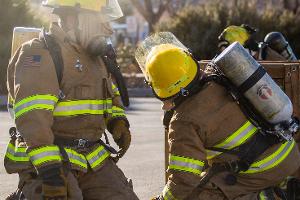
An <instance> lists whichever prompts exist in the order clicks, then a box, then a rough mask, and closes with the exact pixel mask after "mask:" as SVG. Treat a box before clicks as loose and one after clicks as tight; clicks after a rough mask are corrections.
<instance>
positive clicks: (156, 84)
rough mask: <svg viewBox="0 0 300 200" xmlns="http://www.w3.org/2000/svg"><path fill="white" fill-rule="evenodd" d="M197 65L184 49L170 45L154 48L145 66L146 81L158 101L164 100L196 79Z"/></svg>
mask: <svg viewBox="0 0 300 200" xmlns="http://www.w3.org/2000/svg"><path fill="white" fill-rule="evenodd" d="M197 71H198V65H197V63H196V61H195V60H194V59H193V58H192V56H191V54H189V53H188V52H187V51H185V50H184V49H181V48H178V47H177V46H174V45H172V44H161V45H158V46H156V47H154V48H153V49H152V50H151V51H150V53H149V55H148V57H147V59H146V64H145V72H146V74H147V77H148V81H149V83H150V85H151V87H152V89H153V91H154V92H155V94H156V95H157V96H158V97H159V98H160V99H166V98H169V97H172V96H174V95H176V94H177V93H179V92H180V91H181V90H182V89H184V88H186V87H187V86H188V85H189V84H190V83H191V82H192V81H193V80H194V79H195V77H196V74H197Z"/></svg>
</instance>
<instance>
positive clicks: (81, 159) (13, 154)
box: [5, 143, 87, 169]
mask: <svg viewBox="0 0 300 200" xmlns="http://www.w3.org/2000/svg"><path fill="white" fill-rule="evenodd" d="M43 148H44V147H43ZM43 148H41V149H43ZM41 149H39V150H35V151H34V150H33V151H31V153H32V152H33V153H32V154H31V155H34V156H36V155H41V154H42V153H44V151H43V150H41ZM49 149H51V150H55V152H56V153H55V154H57V153H59V152H58V151H56V150H59V149H58V148H56V147H55V146H54V148H53V147H51V148H49ZM65 150H66V152H67V155H68V158H69V161H70V162H71V163H72V164H74V165H77V166H78V167H81V168H84V169H87V160H86V158H85V156H84V155H83V154H80V153H78V152H76V151H75V150H73V149H71V148H65ZM5 156H6V157H7V158H8V159H10V160H12V161H14V162H22V163H24V162H29V161H30V157H29V155H28V154H27V153H26V147H15V146H14V145H13V144H11V143H9V144H8V147H7V151H6V154H5ZM60 159H61V158H59V159H58V160H60ZM39 161H41V160H39ZM43 161H45V162H47V160H43ZM48 161H53V160H52V159H50V160H48Z"/></svg>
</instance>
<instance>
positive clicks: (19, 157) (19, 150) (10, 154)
mask: <svg viewBox="0 0 300 200" xmlns="http://www.w3.org/2000/svg"><path fill="white" fill-rule="evenodd" d="M5 157H7V158H8V159H10V160H12V161H14V162H29V157H28V156H27V154H26V147H15V146H14V145H13V144H11V143H9V144H8V146H7V150H6V154H5Z"/></svg>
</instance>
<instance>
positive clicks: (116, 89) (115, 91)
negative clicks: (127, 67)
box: [112, 84, 120, 96]
mask: <svg viewBox="0 0 300 200" xmlns="http://www.w3.org/2000/svg"><path fill="white" fill-rule="evenodd" d="M112 90H113V93H114V95H116V96H120V92H119V89H118V88H117V86H116V85H115V84H112Z"/></svg>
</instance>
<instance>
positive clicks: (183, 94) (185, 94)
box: [180, 88, 190, 97]
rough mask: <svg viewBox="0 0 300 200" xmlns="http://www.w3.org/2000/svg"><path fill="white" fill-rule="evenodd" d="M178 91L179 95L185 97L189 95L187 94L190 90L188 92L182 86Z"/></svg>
mask: <svg viewBox="0 0 300 200" xmlns="http://www.w3.org/2000/svg"><path fill="white" fill-rule="evenodd" d="M180 93H181V95H182V96H184V97H187V96H189V94H190V92H189V91H188V90H186V89H184V88H181V89H180Z"/></svg>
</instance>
